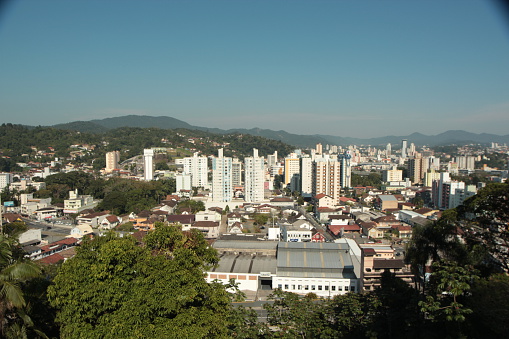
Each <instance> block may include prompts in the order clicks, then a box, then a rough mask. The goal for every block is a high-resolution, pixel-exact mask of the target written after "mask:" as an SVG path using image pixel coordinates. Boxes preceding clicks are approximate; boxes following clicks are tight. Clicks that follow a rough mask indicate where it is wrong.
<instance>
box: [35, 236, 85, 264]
mask: <svg viewBox="0 0 509 339" xmlns="http://www.w3.org/2000/svg"><path fill="white" fill-rule="evenodd" d="M79 243H80V240H79V239H77V238H74V237H68V238H65V239H62V240H59V241H55V242H53V243H51V244H48V245H45V246H41V253H40V254H39V255H38V256H36V257H34V259H35V260H37V259H41V258H45V257H48V256H50V255H52V254H54V253H59V252H62V251H63V250H66V249H68V248H71V247H75V246H78V245H79Z"/></svg>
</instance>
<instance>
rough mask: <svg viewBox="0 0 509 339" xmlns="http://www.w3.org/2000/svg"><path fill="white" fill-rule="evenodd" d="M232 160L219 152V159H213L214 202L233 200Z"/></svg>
mask: <svg viewBox="0 0 509 339" xmlns="http://www.w3.org/2000/svg"><path fill="white" fill-rule="evenodd" d="M232 162H233V161H232V158H231V157H225V156H223V149H222V148H221V149H219V150H218V156H217V158H213V159H212V201H217V202H227V201H231V200H232V198H233V187H232Z"/></svg>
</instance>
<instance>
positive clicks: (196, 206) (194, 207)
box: [177, 199, 205, 214]
mask: <svg viewBox="0 0 509 339" xmlns="http://www.w3.org/2000/svg"><path fill="white" fill-rule="evenodd" d="M184 208H190V209H191V213H192V214H195V213H197V212H200V211H205V204H204V203H203V201H198V200H191V199H185V200H180V201H179V202H178V205H177V211H179V212H180V211H181V209H184Z"/></svg>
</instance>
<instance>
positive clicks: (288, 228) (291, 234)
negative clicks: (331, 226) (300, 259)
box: [281, 225, 313, 242]
mask: <svg viewBox="0 0 509 339" xmlns="http://www.w3.org/2000/svg"><path fill="white" fill-rule="evenodd" d="M281 233H282V239H281V241H287V242H302V241H311V237H312V236H313V232H312V231H311V230H310V229H308V228H306V227H299V226H294V225H283V226H281Z"/></svg>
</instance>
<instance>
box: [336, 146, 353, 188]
mask: <svg viewBox="0 0 509 339" xmlns="http://www.w3.org/2000/svg"><path fill="white" fill-rule="evenodd" d="M351 159H352V153H351V152H350V151H345V152H344V153H343V154H340V155H338V161H339V162H340V163H341V182H340V183H341V188H345V187H352V166H351V164H350V161H351Z"/></svg>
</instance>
